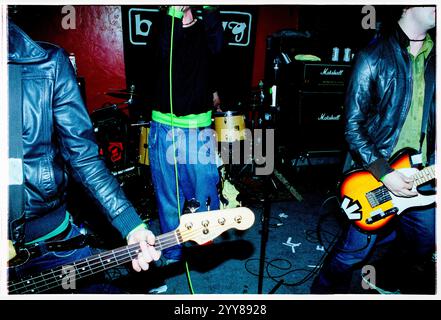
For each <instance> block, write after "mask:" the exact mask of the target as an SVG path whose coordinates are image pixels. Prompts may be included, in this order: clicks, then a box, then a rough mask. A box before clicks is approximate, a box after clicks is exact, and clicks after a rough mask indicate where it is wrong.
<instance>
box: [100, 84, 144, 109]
mask: <svg viewBox="0 0 441 320" xmlns="http://www.w3.org/2000/svg"><path fill="white" fill-rule="evenodd" d="M112 90H114V91H109V92H106V95H108V96H110V97H114V98H120V99H126V100H127V103H128V104H131V103H133V98H134V97H139V95H138V94H137V93H136V92H135V86H134V85H131V86H130V88H129V89H112Z"/></svg>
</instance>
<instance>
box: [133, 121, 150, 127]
mask: <svg viewBox="0 0 441 320" xmlns="http://www.w3.org/2000/svg"><path fill="white" fill-rule="evenodd" d="M146 125H149V126H150V122H149V121H147V122H140V123H131V124H130V126H131V127H139V126H146Z"/></svg>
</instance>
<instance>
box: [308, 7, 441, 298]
mask: <svg viewBox="0 0 441 320" xmlns="http://www.w3.org/2000/svg"><path fill="white" fill-rule="evenodd" d="M400 13H401V12H400ZM434 26H435V7H434V6H432V7H421V6H418V7H406V8H404V9H403V10H402V14H401V16H400V18H399V20H398V24H396V26H395V28H394V29H393V31H392V32H390V33H389V34H388V35H385V36H383V37H381V38H380V39H377V41H376V42H375V43H374V44H371V45H370V46H368V47H367V48H366V49H364V50H362V51H361V52H360V53H359V54H358V56H357V59H356V62H355V64H354V67H353V73H352V76H351V79H350V82H349V86H348V89H347V94H346V102H345V107H346V130H345V135H346V140H347V142H348V144H349V148H350V151H351V155H352V156H353V160H354V161H355V163H356V164H357V165H362V166H363V167H364V168H366V169H367V170H369V171H370V172H371V173H372V175H373V176H375V178H377V179H378V180H379V181H380V180H381V181H382V182H383V184H384V185H385V186H386V187H387V188H388V189H389V190H390V191H391V192H392V193H393V194H395V195H397V196H400V197H412V196H415V195H416V191H413V190H411V189H412V187H413V181H412V179H411V178H408V177H406V176H404V175H403V174H402V173H400V172H399V171H396V170H394V169H392V168H391V166H390V165H389V163H388V160H389V158H390V157H391V155H393V154H394V153H395V152H397V151H398V150H400V149H402V148H403V147H411V148H414V149H416V150H419V151H420V153H421V156H422V159H423V161H422V163H423V165H426V164H427V163H428V164H433V163H434V162H435V76H434V75H435V51H436V50H435V47H434V42H433V39H431V37H430V36H429V34H428V33H427V32H428V30H430V29H432V28H433V27H434ZM397 222H398V228H397V229H396V231H399V232H397V234H400V235H402V236H403V239H404V240H405V243H406V248H407V249H408V250H409V251H410V252H411V253H412V258H413V259H412V261H413V262H414V265H415V266H418V268H419V269H421V270H424V266H426V265H428V264H427V262H428V261H430V260H431V258H432V255H433V253H434V250H435V208H434V206H431V207H422V208H414V209H412V210H410V211H409V212H406V213H405V214H403V215H401V216H399V218H398V219H397ZM383 236H385V235H382V234H372V235H367V234H365V233H362V232H360V231H358V230H357V229H356V228H355V227H354V226H350V227H349V229H348V231H347V233H346V234H345V237H343V239H342V241H341V243H340V244H337V245H336V246H335V247H334V249H333V250H332V252H331V253H330V255H329V256H328V259H327V260H326V261H325V263H324V265H323V267H322V269H321V271H320V273H319V275H318V276H317V277H316V279H315V281H314V283H313V285H312V288H311V292H312V293H347V292H348V290H349V288H350V281H351V274H352V271H353V270H354V269H355V266H359V265H360V264H361V263H363V262H366V260H367V257H368V255H369V254H370V253H371V252H372V250H373V248H374V246H375V244H376V243H377V242H378V241H379V239H380V238H382V237H383ZM422 273H423V272H421V273H420V274H422ZM404 281H409V279H407V280H406V279H404ZM360 286H361V283H360ZM410 290H412V289H410Z"/></svg>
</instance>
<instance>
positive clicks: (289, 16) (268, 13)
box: [251, 5, 299, 87]
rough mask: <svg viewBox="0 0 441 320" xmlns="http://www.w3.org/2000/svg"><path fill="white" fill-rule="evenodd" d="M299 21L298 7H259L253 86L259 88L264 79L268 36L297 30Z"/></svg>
mask: <svg viewBox="0 0 441 320" xmlns="http://www.w3.org/2000/svg"><path fill="white" fill-rule="evenodd" d="M298 21H299V19H298V7H296V6H276V5H273V6H260V7H259V10H258V17H257V28H256V47H255V50H254V66H253V75H252V81H251V86H253V87H255V86H257V85H258V83H259V80H261V79H263V78H264V71H265V52H266V38H267V36H269V35H270V34H272V33H274V32H276V31H279V30H281V29H288V28H291V29H297V28H298V23H299V22H298Z"/></svg>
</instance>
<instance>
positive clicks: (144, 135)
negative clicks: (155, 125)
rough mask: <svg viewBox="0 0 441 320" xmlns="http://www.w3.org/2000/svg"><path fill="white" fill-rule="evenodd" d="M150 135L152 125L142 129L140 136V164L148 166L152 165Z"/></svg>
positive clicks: (146, 125)
mask: <svg viewBox="0 0 441 320" xmlns="http://www.w3.org/2000/svg"><path fill="white" fill-rule="evenodd" d="M149 133H150V123H148V124H145V125H143V126H142V127H141V133H140V135H139V158H138V162H139V163H140V164H144V165H146V166H148V165H150V162H149Z"/></svg>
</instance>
